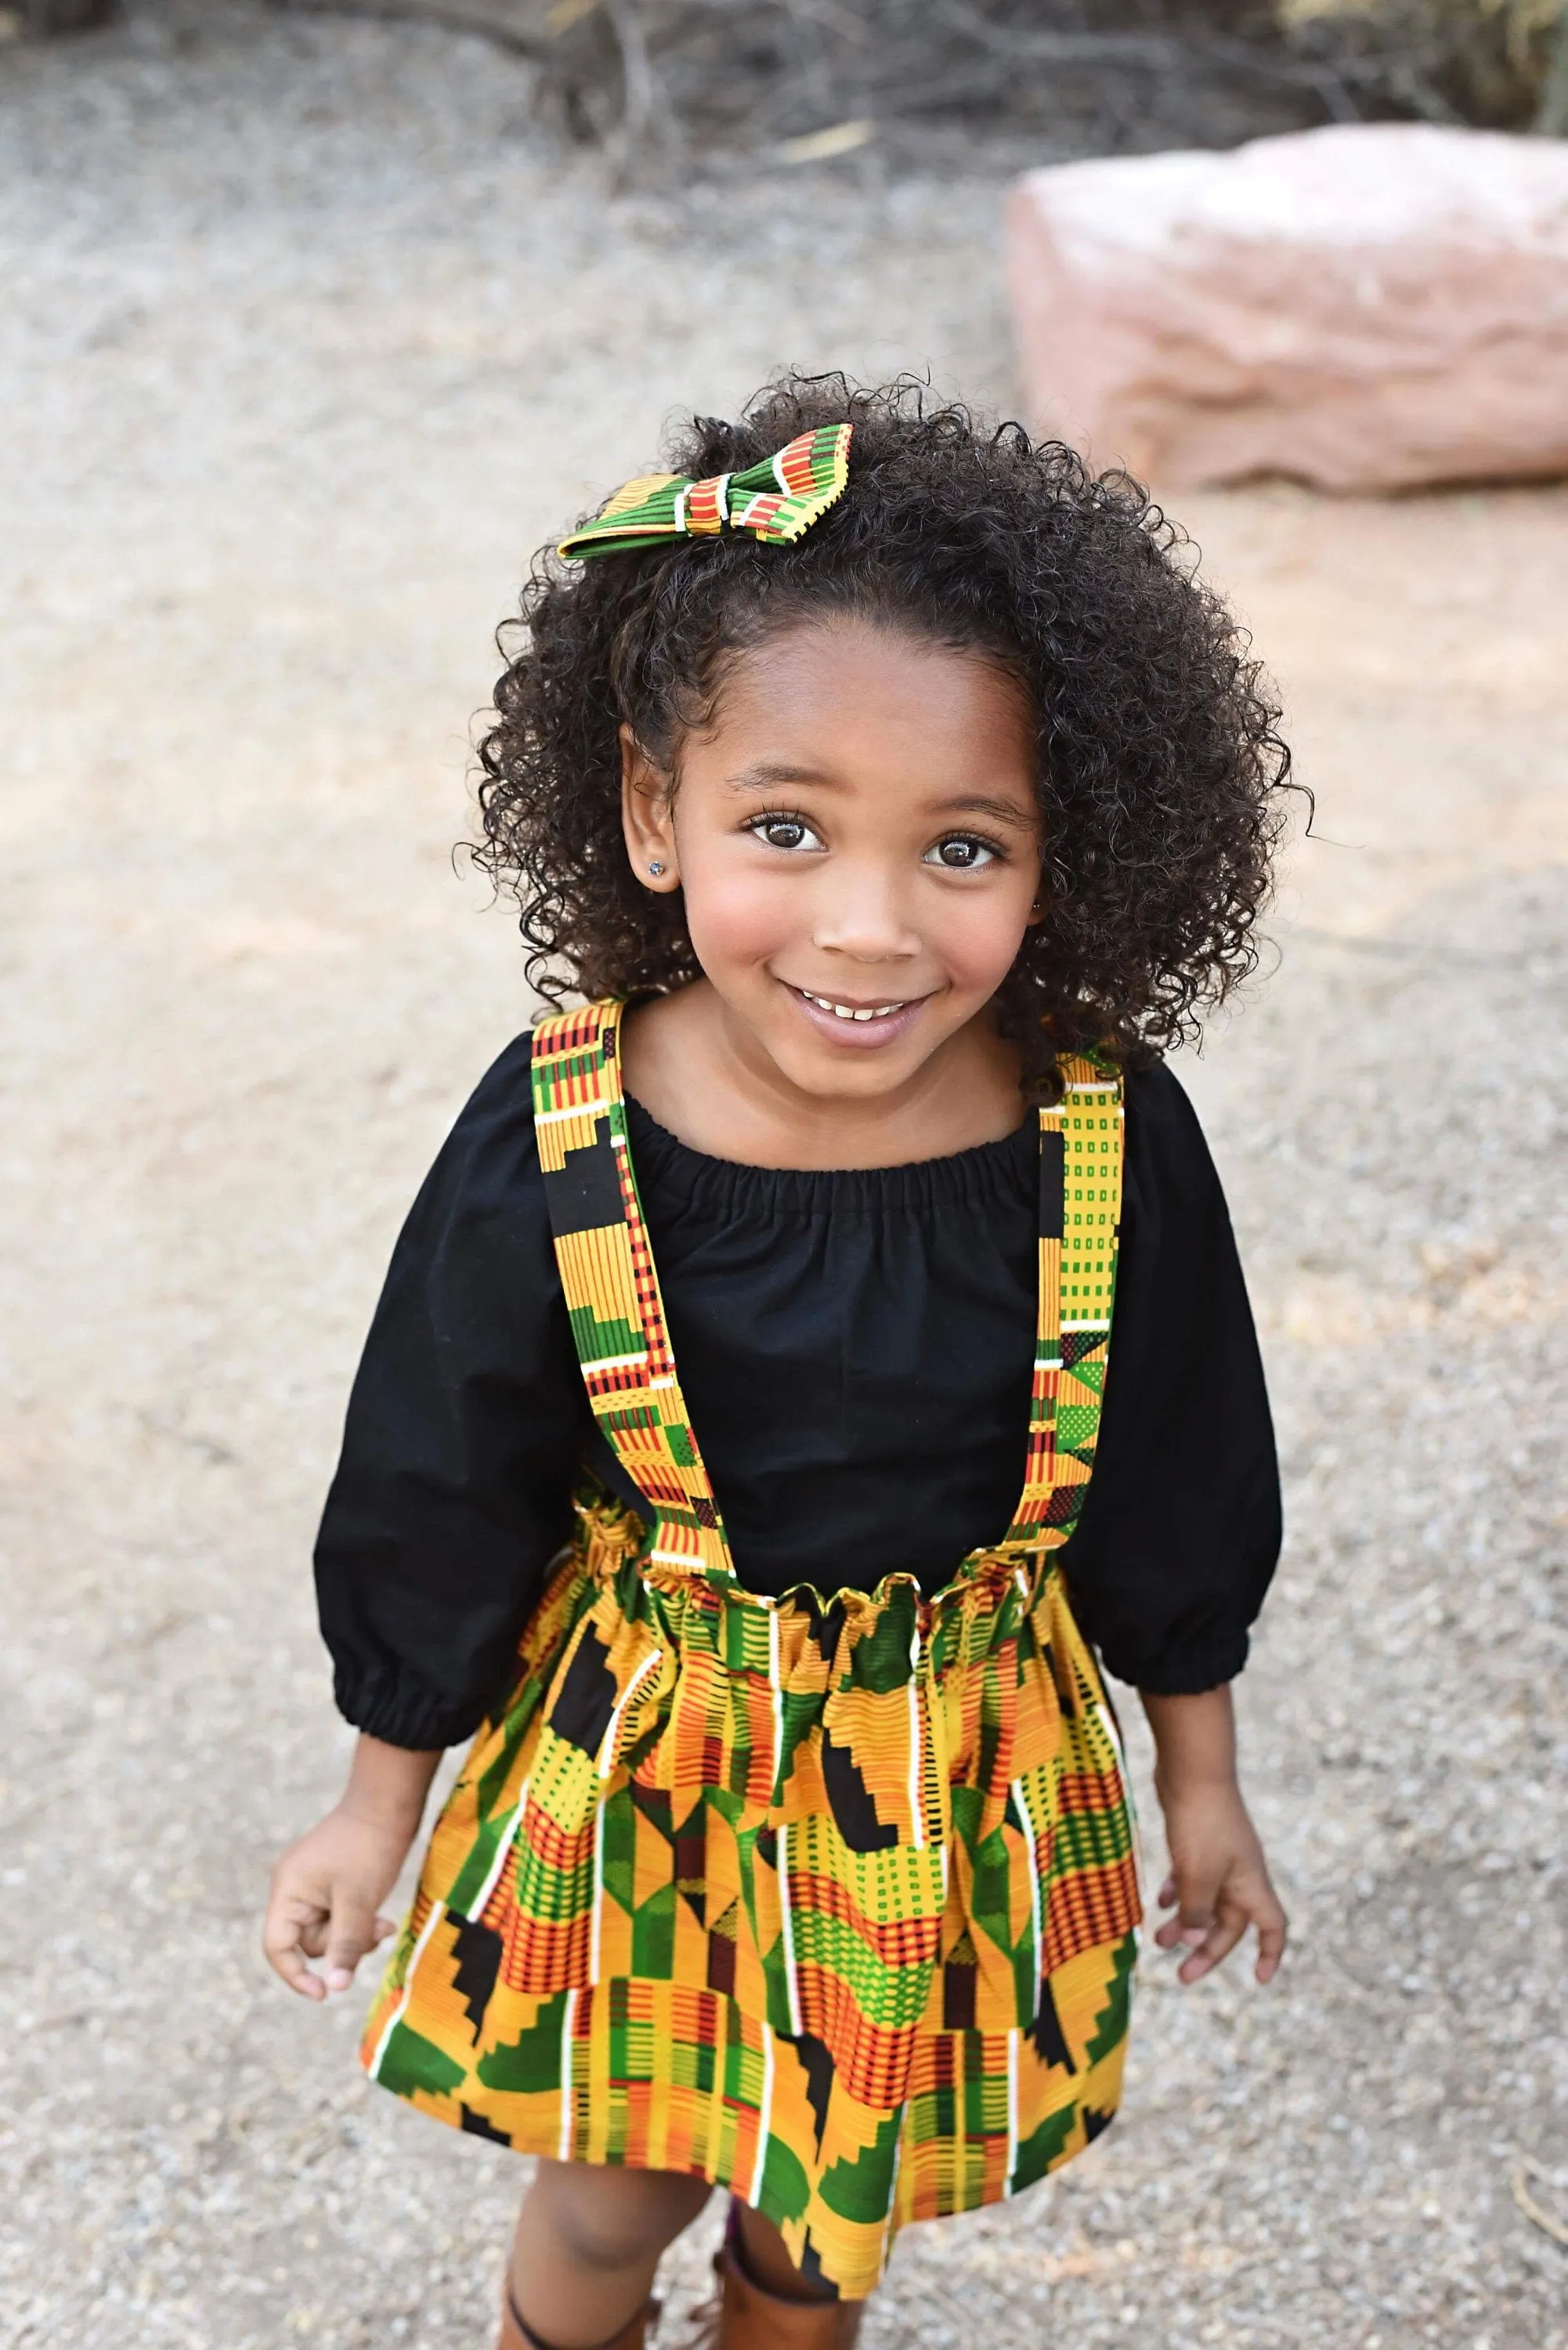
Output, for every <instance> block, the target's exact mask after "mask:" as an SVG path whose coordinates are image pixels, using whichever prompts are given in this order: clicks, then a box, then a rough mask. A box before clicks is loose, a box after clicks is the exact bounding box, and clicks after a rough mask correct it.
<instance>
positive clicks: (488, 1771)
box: [364, 1494, 1139, 2299]
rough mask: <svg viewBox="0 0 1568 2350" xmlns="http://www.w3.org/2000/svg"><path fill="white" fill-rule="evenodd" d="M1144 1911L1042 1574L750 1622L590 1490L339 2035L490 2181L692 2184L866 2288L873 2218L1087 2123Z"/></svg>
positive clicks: (917, 2211)
mask: <svg viewBox="0 0 1568 2350" xmlns="http://www.w3.org/2000/svg"><path fill="white" fill-rule="evenodd" d="M1138 1915H1139V1909H1138V1893H1137V1876H1136V1870H1135V1866H1134V1856H1133V1843H1132V1824H1131V1819H1130V1814H1129V1807H1128V1801H1127V1790H1126V1786H1125V1782H1124V1776H1123V1770H1122V1763H1121V1757H1120V1752H1119V1746H1118V1741H1117V1737H1116V1728H1115V1724H1114V1721H1113V1720H1112V1717H1111V1715H1110V1712H1109V1711H1108V1709H1107V1707H1106V1700H1105V1694H1104V1691H1103V1690H1102V1687H1101V1684H1100V1679H1099V1675H1098V1671H1097V1669H1096V1663H1095V1659H1094V1657H1093V1655H1092V1653H1091V1652H1090V1650H1089V1648H1087V1646H1086V1644H1085V1641H1084V1640H1083V1638H1081V1636H1080V1634H1079V1632H1078V1629H1077V1627H1076V1625H1075V1623H1074V1620H1073V1617H1072V1614H1071V1612H1070V1610H1069V1608H1068V1606H1067V1600H1066V1596H1065V1592H1064V1586H1063V1582H1062V1577H1061V1574H1060V1571H1059V1568H1058V1567H1057V1565H1056V1564H1055V1561H1054V1555H1053V1554H1052V1553H1051V1552H1050V1551H1049V1550H1042V1551H1041V1552H1040V1553H1038V1554H1037V1555H1034V1556H1033V1558H1027V1557H1026V1558H1023V1559H1021V1558H1020V1557H1019V1555H1018V1554H1017V1552H1016V1550H1015V1549H1010V1550H1007V1551H999V1552H997V1553H994V1554H985V1553H981V1554H976V1555H975V1556H974V1557H972V1558H971V1559H970V1560H969V1561H967V1562H966V1563H965V1565H964V1567H963V1569H962V1570H961V1574H960V1575H959V1577H958V1578H957V1580H956V1581H955V1582H954V1583H953V1584H952V1585H951V1586H950V1587H949V1589H948V1590H947V1591H945V1592H944V1593H942V1594H941V1595H940V1596H939V1597H938V1598H936V1599H935V1600H926V1599H923V1598H922V1597H921V1596H920V1594H919V1590H918V1588H917V1587H916V1586H915V1585H914V1584H913V1583H912V1582H911V1581H909V1579H908V1578H903V1577H895V1578H892V1579H890V1581H889V1582H888V1583H887V1584H885V1585H883V1586H881V1587H880V1588H879V1589H878V1590H877V1592H876V1593H874V1594H867V1593H861V1592H855V1591H846V1592H843V1593H841V1594H840V1595H839V1596H838V1597H837V1598H836V1600H834V1601H833V1602H831V1603H824V1602H822V1601H821V1600H819V1599H818V1598H817V1597H816V1596H815V1595H812V1594H795V1595H793V1596H791V1597H789V1598H786V1599H784V1600H782V1601H776V1602H775V1601H770V1600H767V1599H763V1598H760V1597H758V1596H754V1595H753V1594H750V1593H748V1592H746V1591H744V1590H743V1589H742V1588H741V1587H740V1586H738V1585H737V1584H736V1583H735V1581H734V1580H733V1578H732V1577H727V1576H724V1575H718V1574H711V1573H705V1572H704V1571H702V1570H701V1568H699V1567H693V1566H691V1565H684V1564H675V1563H664V1564H661V1563H659V1561H657V1560H654V1559H650V1558H649V1555H648V1554H647V1548H646V1544H645V1542H644V1540H643V1530H642V1528H641V1526H640V1524H639V1521H638V1520H637V1519H636V1518H634V1517H632V1516H631V1515H630V1514H629V1513H627V1512H625V1511H623V1510H621V1509H620V1508H619V1506H618V1504H616V1503H613V1502H610V1501H609V1500H607V1498H606V1497H605V1496H604V1495H602V1494H597V1495H593V1496H587V1497H585V1499H584V1501H583V1503H582V1504H581V1505H580V1533H579V1537H578V1540H577V1542H576V1545H575V1547H574V1550H573V1552H572V1554H571V1555H570V1556H569V1557H568V1558H567V1559H566V1561H565V1562H564V1564H563V1565H561V1567H560V1568H559V1569H558V1570H557V1572H556V1576H555V1579H554V1581H553V1583H552V1586H551V1587H550V1590H549V1592H548V1594H547V1596H546V1597H545V1601H544V1602H543V1604H542V1606H541V1607H540V1608H539V1610H538V1612H537V1614H536V1615H535V1618H534V1620H533V1622H532V1623H531V1624H530V1626H529V1627H528V1630H527V1633H526V1635H525V1637H524V1642H523V1646H522V1648H521V1651H520V1657H519V1667H518V1671H517V1675H516V1679H515V1681H514V1686H513V1688H512V1690H511V1691H510V1693H509V1695H508V1697H507V1699H506V1701H505V1703H504V1705H503V1706H502V1707H501V1708H500V1709H499V1710H498V1711H497V1712H496V1713H495V1715H494V1716H493V1719H492V1720H491V1721H489V1722H487V1723H486V1724H485V1725H484V1726H483V1728H482V1729H481V1731H480V1732H479V1735H478V1737H477V1739H476V1741H475V1742H474V1745H473V1747H472V1751H471V1752H470V1754H469V1756H468V1758H467V1762H466V1764H465V1767H464V1769H463V1771H462V1776H461V1778H460V1779H459V1781H458V1783H457V1784H456V1786H455V1788H454V1790H453V1792H452V1796H451V1798H450V1800H449V1801H448V1803H447V1804H446V1806H445V1809H444V1810H443V1812H442V1814H441V1818H440V1821H439V1822H438V1824H437V1826H436V1829H435V1832H434V1835H433V1837H432V1840H431V1846H430V1850H429V1854H428V1856H427V1858H426V1861H425V1866H424V1870H423V1874H422V1877H421V1882H420V1887H419V1891H418V1894H417V1896H416V1898H415V1901H414V1905H413V1908H412V1911H411V1913H410V1917H409V1919H408V1921H407V1924H406V1925H405V1927H404V1929H403V1931H402V1934H401V1936H400V1940H399V1942H398V1945H397V1947H396V1950H395V1952H394V1955H393V1958H392V1960H391V1963H390V1966H389V1970H388V1972H387V1976H386V1980H385V1981H384V1983H383V1985H382V1988H381V1990H380V1992H379V1996H378V1998H377V2000H376V2003H375V2006H374V2009H373V2011H372V2012H371V2015H370V2019H369V2025H368V2027H367V2031H366V2035H365V2043H364V2061H365V2064H366V2065H367V2067H368V2068H369V2072H370V2073H371V2074H372V2075H373V2076H374V2077H375V2078H376V2079H377V2080H379V2082H381V2083H382V2085H384V2086H385V2087H387V2088H389V2089H391V2090H394V2091H395V2092H396V2093H397V2094H398V2095H400V2096H403V2097H406V2098H407V2099H409V2101H410V2103H411V2104H413V2105H415V2106H420V2107H421V2108H422V2110H423V2111H425V2112H426V2113H430V2114H433V2115H435V2116H438V2117H439V2118H440V2119H441V2120H443V2121H447V2122H450V2123H452V2124H453V2125H454V2126H458V2127H460V2128H462V2129H465V2130H470V2131H472V2132H475V2133H477V2134H478V2135H479V2136H481V2137H487V2138H493V2139H496V2140H499V2141H501V2142H502V2143H504V2144H506V2145H509V2146H512V2147H516V2148H517V2149H518V2150H519V2151H521V2152H524V2153H527V2154H533V2155H549V2156H554V2157H556V2158H560V2159H563V2160H572V2161H578V2162H587V2163H615V2164H625V2165H630V2166H632V2167H635V2168H639V2169H649V2170H672V2171H681V2172H686V2173H689V2174H691V2175H694V2176H696V2177H699V2178H707V2179H711V2181H713V2182H714V2184H715V2185H718V2186H722V2187H726V2188H728V2189H730V2190H731V2191H732V2193H733V2194H735V2195H736V2196H739V2197H741V2198H742V2199H744V2200H745V2201H746V2202H748V2203H750V2204H752V2205H753V2206H754V2207H755V2208H756V2209H757V2210H759V2211H761V2212H763V2214H764V2215H765V2216H766V2217H767V2218H768V2219H770V2220H773V2221H774V2224H775V2225H776V2226H777V2227H778V2228H779V2229H780V2230H782V2231H783V2234H784V2241H785V2242H786V2244H787V2245H788V2247H789V2251H790V2253H791V2255H792V2257H793V2259H794V2261H795V2262H796V2264H797V2266H798V2267H799V2268H800V2269H801V2270H802V2271H803V2272H805V2274H806V2275H807V2276H809V2277H811V2278H813V2279H814V2280H815V2281H817V2282H820V2283H823V2284H825V2285H826V2286H828V2287H830V2288H831V2289H832V2290H834V2291H835V2292H836V2293H838V2294H840V2295H842V2296H844V2297H845V2298H848V2299H856V2298H859V2297H861V2296H863V2295H865V2294H866V2293H869V2292H870V2291H871V2289H872V2287H873V2286H874V2285H875V2284H876V2283H877V2279H878V2277H879V2276H880V2274H881V2272H882V2269H883V2265H884V2263H885V2262H886V2259H887V2256H888V2247H889V2245H890V2243H891V2241H892V2238H893V2236H894V2234H895V2232H896V2230H898V2227H900V2226H901V2225H902V2224H903V2223H904V2222H905V2221H907V2220H924V2219H936V2218H939V2217H941V2216H944V2215H946V2214H949V2213H951V2212H957V2211H967V2210H973V2209H975V2208H976V2207H977V2206H979V2205H981V2204H986V2203H992V2202H995V2201H998V2200H1000V2199H1002V2198H1004V2197H1007V2196H1011V2195H1013V2194H1016V2193H1017V2192H1018V2191H1019V2189H1022V2188H1024V2187H1027V2186H1029V2185H1030V2184H1031V2183H1032V2182H1033V2180H1035V2179H1038V2178H1043V2177H1044V2174H1045V2173H1046V2172H1047V2171H1050V2170H1052V2169H1054V2168H1056V2167H1057V2166H1058V2165H1059V2164H1061V2163H1064V2162H1065V2161H1067V2160H1068V2159H1069V2158H1071V2157H1072V2156H1073V2155H1075V2153H1077V2152H1078V2151H1079V2149H1080V2148H1081V2147H1084V2146H1085V2145H1086V2144H1087V2143H1088V2142H1089V2140H1090V2139H1092V2138H1094V2137H1097V2136H1098V2134H1099V2133H1100V2131H1101V2130H1103V2129H1104V2128H1105V2127H1106V2125H1107V2123H1108V2122H1109V2121H1110V2119H1111V2117H1112V2116H1113V2115H1114V2113H1115V2111H1116V2102H1117V2098H1118V2095H1119V2092H1120V2085H1121V2073H1122V2062H1123V2056H1124V2052H1125V2048H1126V2042H1127V2012H1128V1996H1129V1989H1130V1982H1131V1974H1132V1965H1133V1956H1134V1948H1135V1929H1136V1927H1137V1920H1138Z"/></svg>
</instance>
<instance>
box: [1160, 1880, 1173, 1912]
mask: <svg viewBox="0 0 1568 2350" xmlns="http://www.w3.org/2000/svg"><path fill="white" fill-rule="evenodd" d="M1175 1899H1176V1877H1175V1872H1174V1871H1173V1872H1172V1873H1171V1875H1170V1876H1168V1877H1167V1878H1166V1880H1165V1883H1164V1884H1163V1885H1162V1886H1161V1887H1160V1888H1159V1906H1160V1908H1162V1909H1168V1908H1171V1907H1172V1905H1173V1904H1174V1902H1175Z"/></svg>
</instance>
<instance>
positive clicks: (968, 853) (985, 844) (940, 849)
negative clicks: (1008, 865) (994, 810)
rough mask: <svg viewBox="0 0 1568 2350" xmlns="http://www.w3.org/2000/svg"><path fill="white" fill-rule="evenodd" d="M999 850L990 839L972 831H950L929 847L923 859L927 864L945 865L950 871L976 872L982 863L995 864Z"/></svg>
mask: <svg viewBox="0 0 1568 2350" xmlns="http://www.w3.org/2000/svg"><path fill="white" fill-rule="evenodd" d="M996 860H997V851H996V850H995V849H994V848H993V847H992V845H991V843H990V841H989V840H981V838H980V837H978V835H977V834H975V833H972V832H950V833H949V835H948V837H947V838H946V839H945V840H939V841H938V842H937V843H936V845H935V847H931V848H928V849H927V851H926V854H925V857H924V859H923V860H922V861H923V862H924V863H925V864H927V865H941V866H945V867H946V868H947V870H948V871H949V872H950V873H974V872H977V871H978V870H979V869H980V868H981V866H982V865H994V864H995V863H996Z"/></svg>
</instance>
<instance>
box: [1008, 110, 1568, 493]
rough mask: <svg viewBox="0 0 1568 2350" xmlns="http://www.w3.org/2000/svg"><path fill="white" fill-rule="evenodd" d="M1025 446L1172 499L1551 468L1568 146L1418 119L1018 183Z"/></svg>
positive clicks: (1564, 276)
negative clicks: (1247, 482)
mask: <svg viewBox="0 0 1568 2350" xmlns="http://www.w3.org/2000/svg"><path fill="white" fill-rule="evenodd" d="M1007 243H1008V267H1009V276H1010V282H1011V287H1012V307H1013V317H1014V320H1015V323H1016V327H1017V333H1018V341H1019V348H1020V354H1021V358H1022V361H1023V381H1024V389H1025V394H1026V399H1027V403H1028V408H1029V413H1030V415H1031V418H1032V420H1033V423H1034V425H1035V427H1036V429H1038V430H1040V431H1044V432H1052V433H1057V434H1060V435H1061V437H1062V438H1064V440H1068V441H1072V442H1075V443H1076V444H1077V445H1078V446H1080V447H1083V448H1085V449H1086V450H1087V452H1088V453H1089V454H1090V455H1091V457H1092V458H1093V459H1094V461H1095V463H1096V464H1100V465H1106V464H1111V463H1124V464H1126V465H1127V467H1128V468H1129V469H1130V470H1131V471H1132V472H1133V473H1137V474H1139V475H1141V476H1144V477H1145V478H1147V479H1149V480H1152V481H1155V482H1158V483H1160V484H1165V483H1168V484H1172V485H1180V484H1187V485H1193V484H1203V483H1215V482H1233V481H1238V480H1241V479H1244V478H1245V477H1246V476H1248V475H1249V474H1257V473H1292V474H1295V475H1296V476H1298V477H1299V478H1302V479H1303V480H1306V481H1309V482H1313V483H1315V484H1318V485H1319V486H1320V487H1322V488H1324V489H1330V490H1386V489H1399V488H1406V487H1408V486H1411V485H1413V484H1417V483H1422V482H1445V481H1463V480H1487V479H1491V480H1495V479H1499V478H1501V477H1504V476H1509V475H1541V474H1548V473H1563V472H1565V471H1568V140H1557V139H1514V138H1509V137H1506V136H1504V135H1503V134H1501V133H1499V132H1492V131H1480V130H1442V129H1436V128H1428V126H1426V125H1425V124H1415V123H1377V124H1355V125H1353V126H1349V127H1345V128H1334V129H1332V130H1307V131H1302V132H1299V133H1295V134H1293V135H1292V136H1291V137H1289V138H1284V139H1259V140H1253V142H1252V143H1251V145H1250V146H1247V147H1241V148H1239V149H1237V150H1236V151H1234V152H1233V153H1231V154H1201V153H1194V154H1188V153H1180V154H1168V155H1148V156H1135V157H1129V158H1127V159H1125V160H1123V159H1118V160H1116V161H1106V162H1093V163H1067V164H1064V165H1062V166H1060V167H1058V168H1057V169H1055V170H1053V171H1045V172H1029V173H1028V174H1027V175H1026V176H1025V177H1024V178H1023V179H1022V180H1020V181H1019V182H1018V183H1017V185H1016V186H1015V188H1014V189H1013V192H1012V196H1011V198H1010V200H1009V205H1008V214H1007Z"/></svg>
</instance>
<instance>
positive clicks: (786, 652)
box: [715, 614, 1028, 723]
mask: <svg viewBox="0 0 1568 2350" xmlns="http://www.w3.org/2000/svg"><path fill="white" fill-rule="evenodd" d="M868 699H869V700H871V701H873V702H877V703H878V704H881V703H888V704H897V705H898V706H900V707H911V706H913V707H918V708H919V709H921V710H923V711H924V712H927V713H928V714H934V713H936V712H943V711H946V712H951V713H952V714H953V715H954V716H955V717H958V716H960V714H961V716H962V718H963V720H964V721H965V722H966V723H973V719H974V716H975V714H976V710H977V706H984V707H986V708H987V709H989V710H991V711H993V712H996V713H997V714H999V715H1000V714H1001V713H1002V712H1007V713H1008V715H1009V718H1010V719H1011V720H1012V722H1013V723H1016V718H1017V717H1018V716H1019V715H1020V714H1024V713H1026V712H1027V710H1028V695H1027V692H1026V690H1025V688H1024V687H1023V683H1022V682H1021V681H1020V680H1019V679H1017V678H1016V677H1014V676H1013V675H1012V674H1011V673H1010V672H1009V671H1007V670H1006V669H1005V668H1004V667H1003V666H1002V662H1001V661H1000V660H998V659H997V658H996V656H995V655H994V654H992V653H991V652H989V651H988V650H985V649H984V648H982V647H980V646H973V647H965V646H961V645H956V644H952V643H950V642H944V641H943V640H942V639H940V638H939V637H937V636H935V635H933V634H932V632H931V631H930V630H929V629H922V628H920V627H919V625H918V624H916V623H914V622H910V623H909V624H908V625H905V624H902V623H900V622H899V621H898V620H896V619H888V620H882V619H863V618H861V617H860V616H858V615H856V614H843V615H834V616H832V617H830V618H826V619H802V620H798V621H794V622H790V623H786V624H784V626H782V627H780V628H779V629H776V630H774V631H773V632H771V633H770V634H769V635H767V636H766V637H764V638H763V639H762V640H761V641H760V642H759V643H757V644H754V645H751V646H748V647H746V648H744V649H742V650H737V651H736V652H735V653H734V654H732V656H731V658H730V660H729V661H728V662H727V663H726V665H725V669H724V672H723V675H722V679H721V681H720V684H719V691H718V694H717V696H716V700H715V716H716V717H720V716H721V714H722V713H725V712H727V713H728V715H729V716H730V717H731V718H732V720H740V721H743V720H744V719H745V718H746V717H748V716H750V717H752V718H753V719H754V718H755V717H757V716H759V715H761V714H763V712H766V713H767V714H768V716H769V717H770V718H772V717H774V716H775V715H776V714H777V713H778V712H781V711H787V712H789V713H790V714H791V715H792V716H794V717H795V718H797V719H800V720H809V719H810V717H811V716H812V715H813V713H814V712H820V711H822V710H823V709H824V708H826V707H827V706H830V705H838V704H841V703H846V702H847V703H852V704H856V705H859V704H862V703H864V702H866V701H867V700H868Z"/></svg>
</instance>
